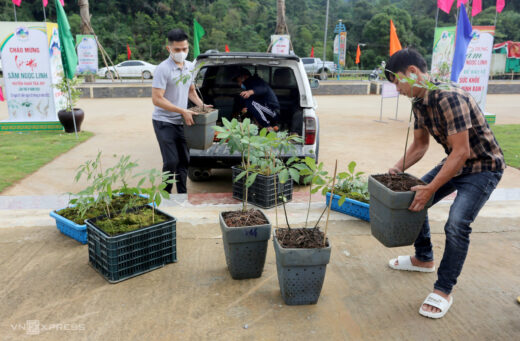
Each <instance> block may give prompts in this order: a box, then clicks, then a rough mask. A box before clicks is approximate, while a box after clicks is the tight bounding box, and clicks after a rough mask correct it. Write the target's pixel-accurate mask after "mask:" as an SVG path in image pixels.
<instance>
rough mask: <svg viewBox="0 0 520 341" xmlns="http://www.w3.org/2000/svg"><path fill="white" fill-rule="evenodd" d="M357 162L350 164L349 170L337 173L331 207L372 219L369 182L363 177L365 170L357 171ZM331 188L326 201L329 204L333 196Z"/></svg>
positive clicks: (355, 215)
mask: <svg viewBox="0 0 520 341" xmlns="http://www.w3.org/2000/svg"><path fill="white" fill-rule="evenodd" d="M355 169H356V162H354V161H352V162H350V163H349V164H348V170H347V172H343V173H339V174H338V175H337V181H338V183H337V184H336V187H335V188H334V193H335V194H334V196H333V198H332V206H331V209H332V210H334V211H337V212H341V213H344V214H348V215H351V216H353V217H356V218H359V219H362V220H365V221H370V215H369V208H370V205H369V201H370V194H369V192H368V182H367V180H366V179H365V178H363V177H362V175H363V174H364V173H363V172H356V171H355ZM331 196H332V195H331V192H330V189H329V190H328V191H327V194H326V203H327V206H328V205H329V201H330V198H331Z"/></svg>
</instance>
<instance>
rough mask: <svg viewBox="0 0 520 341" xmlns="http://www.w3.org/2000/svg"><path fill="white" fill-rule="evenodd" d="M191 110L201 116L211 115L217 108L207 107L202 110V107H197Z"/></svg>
mask: <svg viewBox="0 0 520 341" xmlns="http://www.w3.org/2000/svg"><path fill="white" fill-rule="evenodd" d="M190 110H191V111H195V112H196V113H199V114H209V113H210V112H212V111H214V110H215V108H212V107H208V106H206V105H205V106H204V108H202V107H200V106H196V107H192V108H190Z"/></svg>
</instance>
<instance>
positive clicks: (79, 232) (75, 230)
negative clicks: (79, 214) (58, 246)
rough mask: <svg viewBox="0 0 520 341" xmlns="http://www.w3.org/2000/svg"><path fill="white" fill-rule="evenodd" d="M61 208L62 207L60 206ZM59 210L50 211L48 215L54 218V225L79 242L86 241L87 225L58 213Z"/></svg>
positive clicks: (83, 242)
mask: <svg viewBox="0 0 520 341" xmlns="http://www.w3.org/2000/svg"><path fill="white" fill-rule="evenodd" d="M62 209H63V208H62ZM59 211H61V210H56V211H52V212H51V213H50V216H51V217H53V218H54V219H56V227H57V228H58V230H60V232H61V233H63V234H64V235H66V236H69V237H71V238H72V239H75V240H77V241H78V242H80V243H81V244H86V243H87V225H86V224H83V225H79V224H76V223H75V222H73V221H72V220H69V219H67V218H64V217H62V216H61V215H59V214H58V212H59Z"/></svg>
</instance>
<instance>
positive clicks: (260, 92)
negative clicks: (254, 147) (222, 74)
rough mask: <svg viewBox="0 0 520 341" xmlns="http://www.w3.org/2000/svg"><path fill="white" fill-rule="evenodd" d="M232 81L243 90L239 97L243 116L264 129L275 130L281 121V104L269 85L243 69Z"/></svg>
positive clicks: (238, 71) (237, 72)
mask: <svg viewBox="0 0 520 341" xmlns="http://www.w3.org/2000/svg"><path fill="white" fill-rule="evenodd" d="M232 80H233V81H234V82H237V83H238V85H239V86H240V87H241V88H242V90H243V91H241V92H240V95H239V97H238V100H239V108H240V111H241V114H247V115H249V116H250V118H251V119H252V120H253V121H255V122H256V123H257V124H258V126H260V127H262V128H268V129H269V130H272V129H274V127H275V126H276V124H277V123H278V121H279V119H280V104H279V103H278V98H277V97H276V95H275V94H274V92H273V89H271V87H270V86H269V84H267V83H266V82H265V81H264V80H263V79H262V78H260V77H258V76H256V75H254V76H252V75H251V73H250V72H249V70H247V69H246V68H242V67H241V68H238V69H237V70H236V71H235V72H234V74H233V78H232ZM274 130H276V129H274Z"/></svg>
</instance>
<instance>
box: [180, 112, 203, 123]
mask: <svg viewBox="0 0 520 341" xmlns="http://www.w3.org/2000/svg"><path fill="white" fill-rule="evenodd" d="M198 114H199V113H197V112H195V111H192V110H189V109H186V110H184V112H183V113H182V117H183V118H184V122H186V125H187V126H191V125H193V124H195V122H193V115H198Z"/></svg>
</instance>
